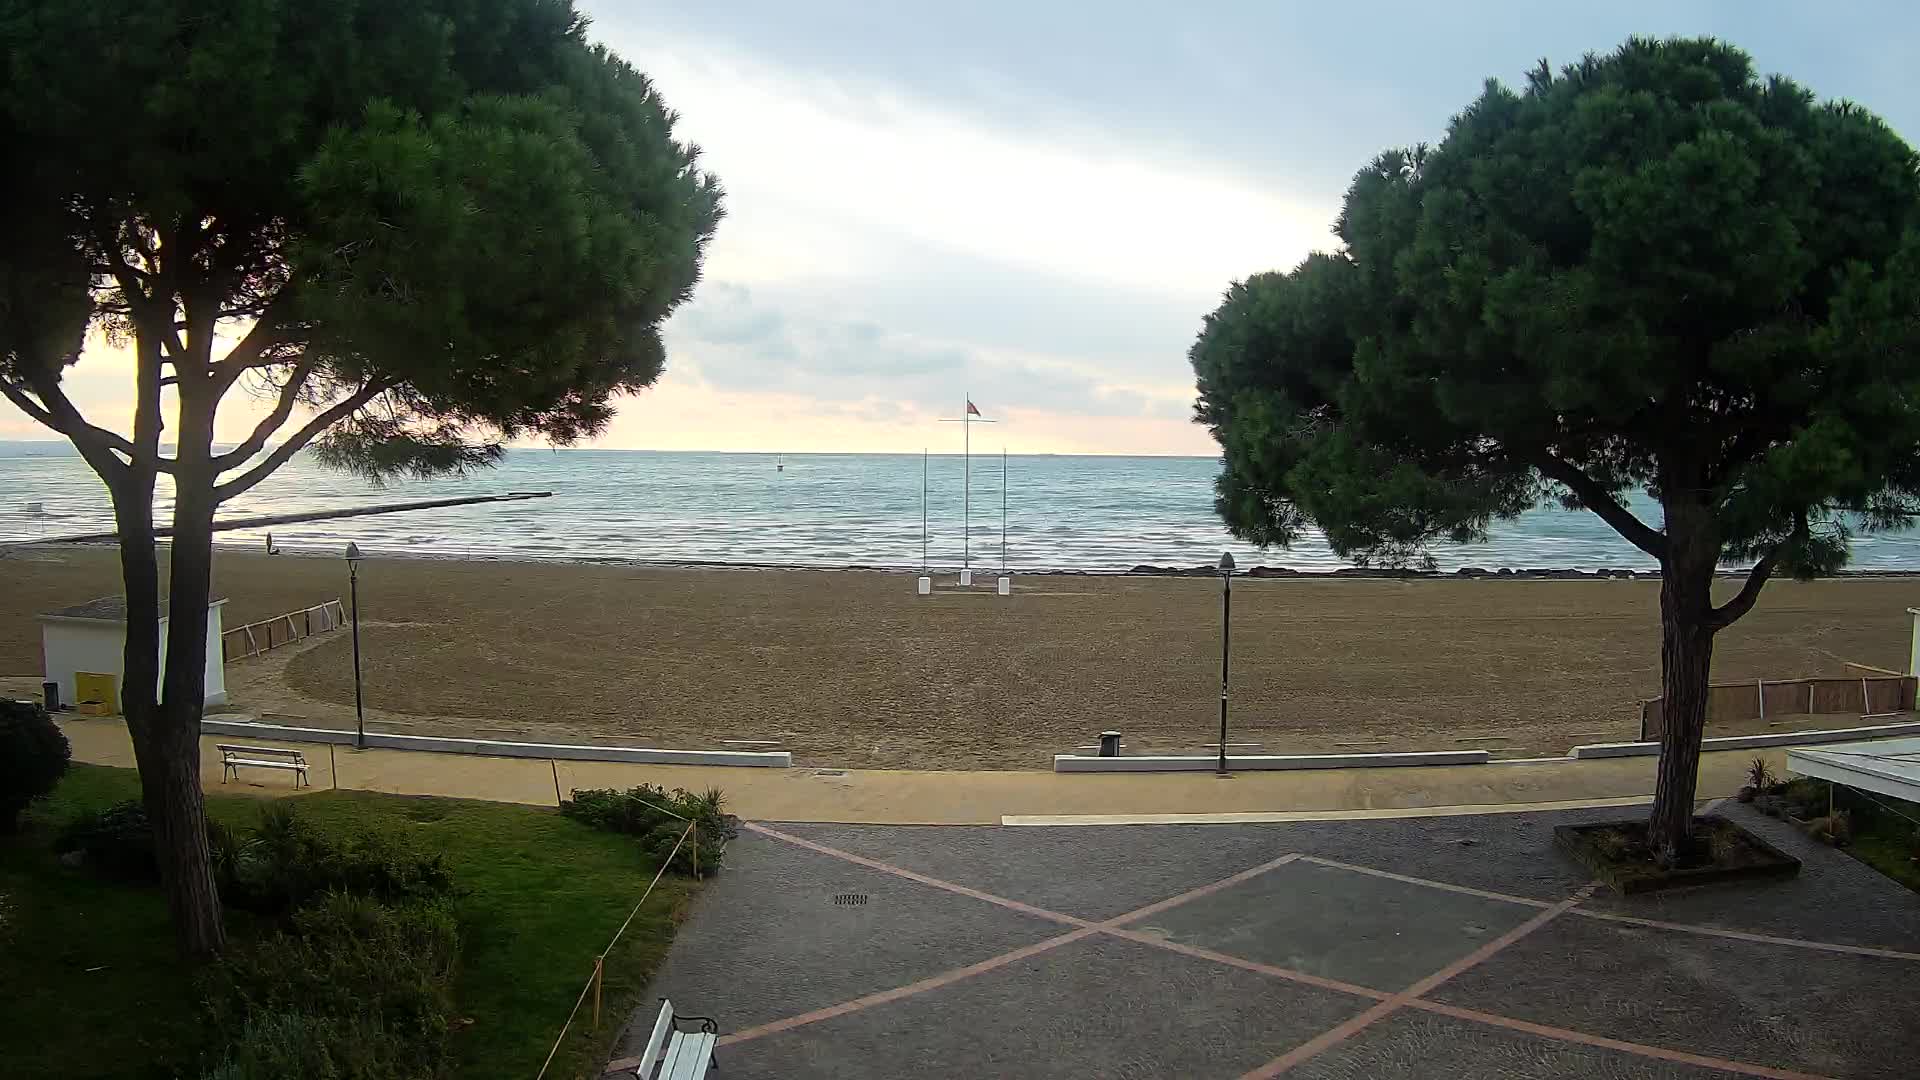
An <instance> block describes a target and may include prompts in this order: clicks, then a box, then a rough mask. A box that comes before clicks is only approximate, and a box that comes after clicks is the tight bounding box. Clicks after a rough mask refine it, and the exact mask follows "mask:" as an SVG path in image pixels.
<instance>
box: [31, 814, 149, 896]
mask: <svg viewBox="0 0 1920 1080" xmlns="http://www.w3.org/2000/svg"><path fill="white" fill-rule="evenodd" d="M54 844H55V846H56V847H57V848H58V849H59V850H60V851H61V852H63V853H64V852H69V851H78V852H81V853H83V854H84V855H86V860H87V865H89V866H92V867H94V868H96V869H98V870H100V871H102V872H104V873H107V874H109V875H112V876H114V877H121V878H132V879H135V880H139V881H158V880H160V864H159V862H158V861H157V860H156V859H155V858H154V853H153V823H152V822H150V821H148V820H147V808H146V807H145V806H143V805H141V803H140V801H139V800H138V799H129V800H128V801H126V802H120V803H114V804H113V805H112V806H109V807H107V808H106V809H104V810H90V811H86V812H83V813H80V814H76V815H74V816H73V817H71V818H68V819H67V821H66V822H65V823H64V824H62V825H61V826H60V831H59V832H58V833H57V834H56V835H55V837H54Z"/></svg>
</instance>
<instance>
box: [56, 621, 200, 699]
mask: <svg viewBox="0 0 1920 1080" xmlns="http://www.w3.org/2000/svg"><path fill="white" fill-rule="evenodd" d="M225 604H226V601H225V600H216V601H214V603H213V604H211V605H210V606H209V607H208V608H207V668H206V675H205V688H206V699H207V704H208V705H225V704H226V703H227V665H226V662H225V659H224V657H223V656H222V654H221V651H220V638H221V635H222V633H223V631H224V629H225V627H224V624H223V621H222V619H221V617H220V609H221V608H222V607H223V606H224V605H225ZM167 622H168V620H166V619H161V620H160V677H159V679H156V680H155V682H154V693H156V694H158V693H159V692H160V688H161V686H162V685H163V684H164V681H165V679H166V673H167ZM126 634H127V624H126V623H121V622H106V621H103V620H98V619H60V618H52V619H46V620H44V621H42V622H41V624H40V649H41V655H42V657H43V659H44V661H45V666H46V673H45V674H44V675H43V676H42V678H43V679H45V680H46V681H47V682H57V683H59V684H60V700H61V701H63V702H65V703H66V704H68V705H74V704H78V702H79V692H78V690H77V689H76V687H75V685H74V678H73V676H74V673H75V672H80V671H89V672H99V673H105V674H110V675H112V676H113V685H114V689H115V691H116V692H123V691H124V687H122V685H121V684H122V683H123V682H124V681H125V676H124V673H123V672H122V670H121V660H122V659H123V658H124V657H125V655H126V647H127V640H126ZM113 704H114V708H115V709H116V710H118V709H119V707H120V702H118V701H116V702H114V703H113Z"/></svg>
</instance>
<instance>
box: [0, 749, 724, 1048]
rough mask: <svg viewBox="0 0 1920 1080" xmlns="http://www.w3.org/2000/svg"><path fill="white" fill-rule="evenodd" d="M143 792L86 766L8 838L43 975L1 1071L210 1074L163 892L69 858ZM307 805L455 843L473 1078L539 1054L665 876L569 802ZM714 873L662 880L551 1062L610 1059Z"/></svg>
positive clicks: (4, 849) (217, 809) (303, 807)
mask: <svg viewBox="0 0 1920 1080" xmlns="http://www.w3.org/2000/svg"><path fill="white" fill-rule="evenodd" d="M138 797H139V780H138V778H137V776H136V775H135V774H134V772H133V771H132V770H128V769H110V768H104V767H99V766H83V765H76V766H74V768H73V770H72V771H71V772H70V773H69V774H68V776H67V778H66V779H65V780H64V781H63V782H62V783H61V785H60V787H59V788H58V789H56V790H55V792H54V793H53V795H52V796H51V797H49V799H48V800H47V801H46V802H44V803H41V804H38V805H36V806H35V807H34V808H33V809H32V810H30V811H29V812H28V814H27V828H26V829H25V831H24V832H23V833H22V835H20V836H18V837H13V838H8V839H5V840H0V971H6V972H9V973H16V974H10V975H9V981H10V982H11V981H12V980H14V979H18V978H22V977H23V976H22V975H20V974H17V973H25V974H24V979H25V980H26V982H25V983H24V984H22V983H15V984H14V985H15V987H16V989H22V990H25V991H26V992H24V993H16V994H13V995H10V1001H9V1004H8V1007H7V1008H6V1009H4V1010H0V1076H62V1077H114V1078H121V1077H124V1078H142V1080H144V1078H148V1077H156V1078H157V1077H172V1076H177V1075H185V1076H198V1075H199V1072H200V1070H201V1068H202V1067H203V1065H204V1064H205V1063H204V1062H203V1060H202V1055H203V1054H204V1053H205V1052H207V1051H209V1050H211V1049H213V1048H211V1047H209V1046H207V1045H206V1044H205V1042H204V1040H205V1039H206V1038H208V1037H209V1035H208V1032H207V1026H206V1025H205V1024H203V1023H202V1019H203V1016H204V1014H203V1012H202V1005H201V992H200V990H199V989H198V987H197V986H196V983H195V981H194V974H195V973H194V972H192V971H191V970H188V969H186V968H184V967H183V966H182V965H181V964H180V963H179V961H178V959H177V957H176V955H175V953H174V949H173V933H172V930H171V928H170V927H169V926H168V924H167V917H166V905H165V903H164V902H163V901H162V899H161V897H160V894H159V892H158V891H157V890H156V889H154V888H152V887H149V886H142V885H134V884H127V883H122V882H115V881H112V880H109V879H106V878H103V877H101V876H99V875H95V874H91V873H87V872H84V871H81V870H75V869H72V868H69V867H66V866H63V865H61V864H60V862H59V859H58V858H57V856H56V855H55V853H54V852H53V850H52V847H51V837H52V833H53V831H54V829H55V827H56V825H57V824H58V823H59V822H61V821H63V820H65V819H66V818H68V817H70V816H72V815H74V814H77V813H79V812H82V811H87V810H98V809H101V808H103V807H106V806H110V805H112V804H113V803H116V802H119V801H122V800H125V799H129V798H138ZM259 805H260V800H259V799H258V798H256V797H252V796H246V795H212V796H209V797H208V799H207V809H208V813H209V814H210V815H212V816H213V818H214V819H215V820H218V821H222V822H225V823H227V824H229V825H232V826H236V827H239V826H245V825H250V824H252V823H254V822H255V821H256V820H257V816H258V813H259ZM296 805H297V807H298V810H297V813H298V815H299V817H300V818H301V819H302V820H304V821H306V822H308V823H309V824H311V825H312V826H313V827H315V828H317V829H320V830H322V831H326V832H329V833H334V834H339V835H345V834H349V833H353V832H358V831H361V830H372V831H374V832H376V833H379V834H381V835H383V836H386V837H389V838H391V839H392V840H393V841H394V842H395V843H396V844H397V845H400V846H402V847H408V848H415V849H419V850H426V851H435V852H439V853H441V854H442V855H444V856H445V858H446V861H447V864H448V866H449V868H450V869H451V870H452V872H453V879H454V882H455V885H456V887H457V888H458V889H459V890H460V893H461V895H460V897H459V899H458V900H457V901H456V903H455V910H456V913H457V916H458V918H459V922H460V928H461V956H460V962H459V968H458V976H457V978H456V980H455V983H454V992H453V1000H454V1006H453V1007H454V1013H455V1016H456V1022H455V1024H454V1028H453V1033H452V1035H451V1046H452V1054H453V1061H454V1065H453V1068H452V1070H451V1072H452V1074H453V1075H455V1076H459V1077H462V1078H467V1077H475V1078H480V1080H491V1078H496V1077H497V1078H501V1080H505V1078H509V1077H512V1078H517V1080H523V1078H525V1077H529V1076H532V1075H533V1074H534V1073H535V1072H536V1071H538V1069H539V1067H540V1062H541V1060H542V1059H543V1058H544V1057H545V1056H546V1053H547V1049H548V1047H549V1046H551V1045H552V1041H553V1038H554V1036H555V1035H556V1034H557V1033H558V1031H559V1027H560V1023H561V1022H562V1021H563V1020H565V1019H566V1015H567V1010H568V1009H569V1008H571V1007H572V1006H573V1001H574V997H575V995H577V994H578V993H579V992H580V987H581V986H582V984H584V982H585V981H586V979H587V976H588V974H589V973H590V972H591V971H592V968H593V958H594V956H595V955H596V954H597V953H598V952H599V951H600V950H601V949H602V948H605V947H606V944H607V939H608V938H610V937H612V935H613V932H614V930H616V929H617V928H618V927H619V925H620V921H621V920H622V919H624V918H625V917H626V914H627V912H628V911H629V910H630V909H631V908H632V906H633V903H634V901H635V900H637V899H638V898H639V896H640V892H641V890H643V889H645V888H646V885H647V882H648V881H649V880H650V879H651V878H652V876H653V870H654V866H653V864H652V863H650V862H649V861H648V859H647V858H646V856H645V855H644V854H643V853H642V852H641V851H640V850H639V849H638V847H637V846H636V845H635V843H634V842H633V840H632V838H630V837H624V836H618V835H613V834H609V833H602V832H596V831H594V830H593V829H591V828H589V827H587V826H585V825H582V824H579V823H577V822H573V821H568V820H566V819H564V818H562V817H560V816H559V815H557V814H555V813H553V812H551V811H542V810H538V809H533V808H529V807H518V806H508V805H501V804H494V803H479V802H463V801H458V800H448V799H424V798H414V797H408V796H396V795H379V794H373V793H368V792H347V791H340V792H319V793H315V794H312V795H306V796H301V797H299V798H298V799H297V800H296ZM696 887H697V886H695V885H694V883H693V882H691V881H688V880H686V879H684V878H678V877H674V876H667V877H665V878H663V879H662V880H661V882H660V885H659V887H658V889H656V890H655V894H654V896H653V897H652V898H651V899H649V900H648V901H647V906H646V909H645V910H643V911H642V912H641V913H640V914H639V915H638V916H637V917H636V918H635V919H634V921H633V925H632V926H631V927H629V928H628V930H627V934H626V936H625V937H624V938H623V939H622V941H621V944H620V945H619V946H618V947H617V948H616V949H615V950H614V952H613V953H612V954H610V955H609V956H608V957H607V975H606V985H605V1001H606V1009H605V1012H604V1014H603V1020H602V1024H601V1027H600V1030H599V1031H598V1032H592V1031H588V1030H586V1027H587V1025H586V1024H585V1022H584V1021H583V1022H581V1023H578V1024H576V1030H575V1031H574V1032H572V1033H571V1034H570V1035H569V1037H568V1039H567V1042H566V1043H565V1044H564V1045H563V1046H562V1047H561V1052H560V1055H559V1057H557V1058H556V1059H555V1063H554V1067H553V1068H552V1069H551V1070H550V1071H549V1072H548V1075H549V1076H558V1077H577V1078H581V1080H591V1078H593V1077H597V1076H598V1075H599V1072H600V1067H601V1065H602V1064H603V1063H604V1062H605V1061H606V1058H607V1053H608V1051H609V1049H610V1048H611V1045H612V1041H613V1036H614V1034H615V1032H616V1031H617V1029H618V1027H619V1026H620V1024H621V1023H622V1022H624V1020H625V1019H626V1014H627V1011H628V1010H629V1009H631V1008H632V1007H633V1006H634V1005H635V1004H636V1003H637V998H638V996H639V994H640V992H641V991H642V990H643V989H644V988H645V985H646V982H647V979H648V978H649V977H650V975H651V973H652V971H653V968H654V966H655V965H656V964H657V963H658V961H659V959H660V956H661V955H662V954H663V953H664V952H665V950H666V947H667V944H668V942H669V941H670V940H671V938H672V935H673V930H674V925H675V923H676V921H677V917H678V915H679V913H680V911H681V909H682V908H683V907H684V905H685V903H686V901H687V900H688V898H689V897H690V895H691V894H692V892H693V890H694V889H695V888H696ZM228 925H229V931H230V933H231V935H232V938H233V941H234V944H235V946H236V947H240V946H244V945H245V944H247V943H249V942H251V941H253V940H256V939H257V938H259V937H260V936H261V935H263V934H265V933H267V932H268V930H269V929H270V928H269V927H268V926H267V925H266V924H265V923H264V922H263V921H262V920H258V919H253V918H250V917H248V916H246V915H245V914H244V913H239V912H231V911H230V912H229V916H228ZM94 968H99V969H100V970H89V969H94Z"/></svg>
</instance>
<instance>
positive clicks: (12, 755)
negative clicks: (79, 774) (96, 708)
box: [0, 700, 73, 834]
mask: <svg viewBox="0 0 1920 1080" xmlns="http://www.w3.org/2000/svg"><path fill="white" fill-rule="evenodd" d="M72 757H73V750H72V748H71V747H69V746H68V745H67V736H66V734H65V733H64V732H62V731H61V730H60V725H58V724H56V723H54V722H53V718H52V717H50V716H48V715H47V710H45V709H43V708H41V707H40V703H39V702H36V701H8V700H0V834H6V833H12V832H14V831H16V830H18V829H19V827H20V813H21V811H23V810H25V809H26V808H27V804H29V803H31V802H32V801H33V800H35V799H38V798H43V797H45V796H46V795H47V794H49V793H51V792H52V791H53V788H54V785H56V784H58V783H59V782H60V778H61V777H62V776H65V775H66V774H67V764H68V762H69V761H70V759H71V758H72Z"/></svg>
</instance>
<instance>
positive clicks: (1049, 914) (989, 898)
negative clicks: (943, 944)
mask: <svg viewBox="0 0 1920 1080" xmlns="http://www.w3.org/2000/svg"><path fill="white" fill-rule="evenodd" d="M740 827H741V828H743V829H748V830H751V831H753V832H757V833H759V834H761V835H762V836H770V837H772V838H774V839H775V840H784V841H786V842H787V843H789V844H792V845H794V846H795V847H803V848H806V849H807V850H808V851H815V852H819V853H820V854H822V855H831V856H833V857H834V858H836V859H844V860H846V861H847V862H850V863H853V864H854V865H856V866H864V867H866V868H867V869H869V870H878V871H880V872H881V873H883V874H892V875H893V876H894V877H899V878H906V879H907V880H908V881H917V882H919V883H920V884H922V885H930V886H932V887H933V888H936V889H944V890H946V891H947V892H950V893H958V894H959V895H961V896H970V897H972V898H973V899H975V900H984V901H986V902H987V903H989V904H998V905H999V906H1001V907H1003V908H1007V909H1009V910H1012V911H1018V912H1020V913H1021V914H1023V915H1032V916H1034V917H1035V918H1040V919H1047V920H1049V921H1051V922H1057V923H1066V924H1067V925H1068V926H1092V925H1093V920H1091V919H1081V918H1076V917H1075V916H1072V915H1062V914H1061V913H1059V912H1057V911H1048V910H1047V909H1046V908H1038V907H1034V906H1033V905H1032V904H1023V903H1021V902H1020V901H1018V900H1009V899H1007V898H1006V897H1004V896H995V895H993V894H992V893H988V892H981V891H980V890H979V889H969V888H967V887H966V886H965V885H956V884H954V883H953V882H951V881H942V880H940V879H939V878H936V877H928V876H927V875H925V874H917V873H914V872H913V871H912V870H908V869H905V868H904V867H899V866H895V865H893V864H892V863H883V862H881V861H879V860H878V859H869V858H866V857H864V856H861V855H855V854H854V853H853V852H851V851H841V850H840V849H839V848H835V847H828V846H827V845H825V844H816V843H814V842H813V841H811V840H808V839H805V838H803V837H799V836H795V835H793V834H792V833H784V832H781V831H780V830H779V829H769V828H767V827H766V826H765V825H756V824H754V823H753V822H750V821H747V822H742V823H741V824H740Z"/></svg>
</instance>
